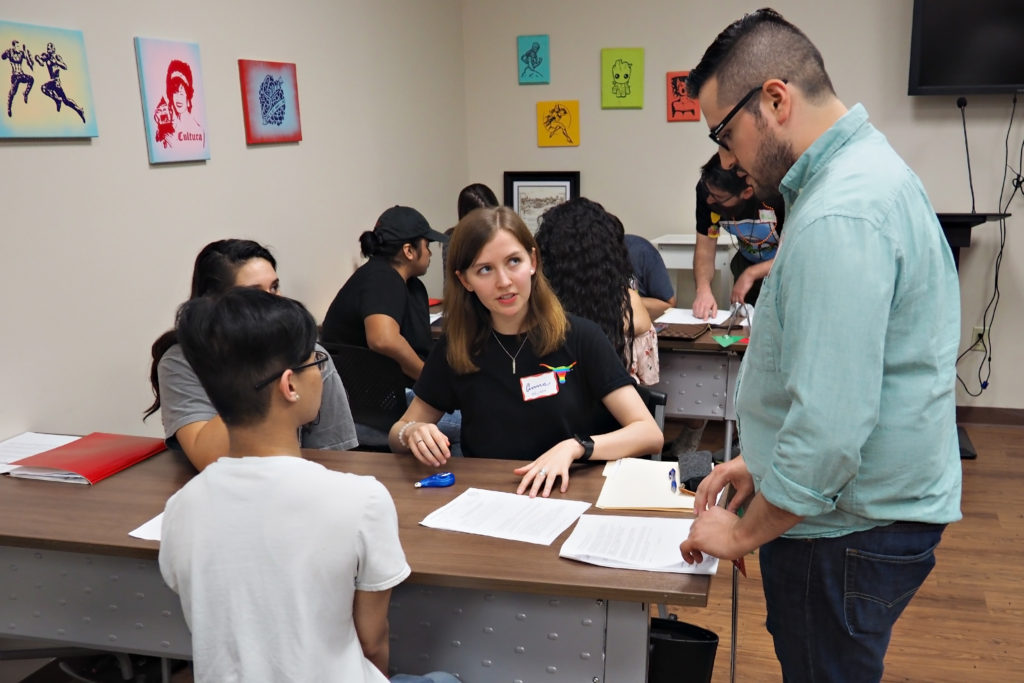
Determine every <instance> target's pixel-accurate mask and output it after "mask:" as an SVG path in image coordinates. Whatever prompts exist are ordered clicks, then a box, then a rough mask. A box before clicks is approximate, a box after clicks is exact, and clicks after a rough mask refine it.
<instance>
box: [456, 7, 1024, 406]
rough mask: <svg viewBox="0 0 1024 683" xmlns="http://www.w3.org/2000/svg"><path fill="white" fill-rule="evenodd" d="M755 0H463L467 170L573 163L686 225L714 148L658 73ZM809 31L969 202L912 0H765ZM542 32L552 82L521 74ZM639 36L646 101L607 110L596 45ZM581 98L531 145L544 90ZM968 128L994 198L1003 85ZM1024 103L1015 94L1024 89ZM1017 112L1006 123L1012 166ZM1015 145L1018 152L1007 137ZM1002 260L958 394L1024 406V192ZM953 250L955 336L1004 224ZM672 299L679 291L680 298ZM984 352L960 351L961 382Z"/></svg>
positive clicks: (652, 222) (952, 110) (680, 65)
mask: <svg viewBox="0 0 1024 683" xmlns="http://www.w3.org/2000/svg"><path fill="white" fill-rule="evenodd" d="M762 4H763V3H759V4H752V3H750V2H741V1H739V0H720V1H719V2H713V3H709V2H699V3H698V2H692V1H691V2H679V1H678V0H642V1H641V2H636V3H628V4H623V3H621V2H613V1H611V0H560V1H559V2H548V1H546V0H519V1H517V2H515V3H510V2H505V1H504V0H473V1H470V2H464V3H463V21H464V31H465V70H466V125H467V150H468V159H469V176H470V177H471V178H472V179H473V180H479V181H482V182H486V183H488V184H490V185H491V186H492V187H494V188H496V189H497V190H498V191H499V192H500V188H501V186H502V172H503V171H506V170H514V171H523V170H579V171H580V172H581V185H582V192H583V194H584V195H586V196H589V197H590V198H592V199H595V200H597V201H600V202H601V203H603V204H604V205H605V206H606V207H607V208H608V209H609V210H610V211H612V212H613V213H616V214H617V215H618V216H619V217H620V218H621V219H622V220H623V222H624V223H625V225H626V227H627V230H629V231H630V232H635V233H638V234H641V235H645V236H647V237H655V236H657V235H661V234H665V233H672V232H693V230H694V226H693V223H694V219H693V214H694V193H693V187H694V184H695V183H696V180H697V175H698V169H699V167H700V165H701V164H702V163H703V162H704V161H706V160H707V158H708V157H709V156H710V155H711V154H712V152H713V151H714V147H713V145H712V143H711V142H710V141H709V140H708V139H707V126H706V124H705V122H703V121H701V122H700V123H667V122H666V121H665V94H664V93H665V86H664V80H665V72H666V71H676V70H686V69H689V68H692V67H693V66H695V65H696V64H697V62H698V61H700V57H701V55H702V54H703V52H704V50H705V48H706V47H707V46H708V45H709V44H710V43H711V41H712V40H713V39H714V37H715V36H716V35H717V33H718V32H719V31H720V30H721V29H722V28H724V27H725V26H726V25H727V24H728V23H729V22H731V21H732V20H734V19H736V18H738V17H739V16H740V15H741V14H743V12H746V11H750V10H752V9H755V8H756V7H760V6H762ZM771 4H772V6H774V7H775V8H776V9H778V10H779V11H780V12H782V13H783V14H784V15H785V16H786V17H787V18H789V19H790V20H791V21H793V22H794V23H795V24H797V25H798V26H800V27H801V28H802V29H803V30H804V31H805V32H806V33H807V34H808V35H809V36H810V38H811V39H812V40H813V41H814V42H815V43H816V44H817V45H818V47H819V49H820V50H821V52H822V54H823V56H824V58H825V64H826V67H827V68H828V70H829V73H830V75H831V76H832V80H833V83H834V84H835V86H836V89H837V92H838V94H839V96H840V98H841V99H842V100H843V101H844V102H845V103H846V104H847V105H852V104H854V103H856V102H861V103H863V104H864V105H865V107H867V109H868V112H869V114H870V115H871V118H872V120H873V122H874V123H875V125H876V126H877V127H878V128H879V129H880V130H881V131H882V132H883V133H885V134H886V135H887V136H888V137H889V139H890V141H891V143H892V144H893V146H894V147H895V148H896V150H897V151H898V152H899V153H900V154H901V155H903V157H904V158H905V159H906V160H907V162H908V163H909V164H910V165H911V167H913V168H914V169H915V170H916V171H917V172H918V174H919V175H920V176H921V178H922V180H923V182H924V185H925V187H926V189H927V190H928V193H929V195H930V196H931V199H932V203H933V204H934V205H935V208H936V210H937V211H949V212H960V211H970V208H971V200H970V193H969V190H968V183H967V170H966V163H965V158H964V145H963V134H962V132H961V123H960V112H959V110H958V109H957V108H956V104H955V102H956V98H955V97H929V98H925V97H908V96H907V94H906V92H907V71H908V64H909V53H910V47H909V46H910V14H911V7H912V3H911V2H910V1H909V0H895V1H894V0H861V1H859V2H838V1H835V0H775V2H773V3H771ZM534 33H547V34H548V35H549V36H550V41H551V83H550V85H531V86H519V85H517V81H516V66H517V64H516V55H515V52H516V42H515V41H516V36H517V35H526V34H534ZM603 47H643V48H645V51H646V54H645V57H646V59H645V69H646V78H645V83H644V85H645V96H644V97H645V103H644V108H643V109H642V110H601V108H600V50H601V48H603ZM561 98H564V99H578V100H579V101H580V127H581V130H580V137H581V144H580V146H579V147H567V148H538V147H537V144H536V133H535V130H536V129H535V120H534V116H535V114H534V108H535V104H536V102H537V101H539V100H553V99H561ZM968 100H969V103H968V107H967V119H968V132H969V135H970V145H971V160H972V170H973V175H974V189H975V194H976V205H977V209H978V210H979V211H983V212H994V211H995V210H996V205H997V199H998V196H999V187H1000V179H1001V174H1002V169H1003V140H1004V138H1005V136H1006V129H1007V125H1008V123H1009V116H1010V104H1011V102H1010V96H972V97H969V98H968ZM1021 108H1022V109H1024V102H1022V103H1021ZM1021 120H1024V112H1022V113H1021V114H1020V115H1019V116H1018V123H1017V125H1016V126H1015V127H1014V128H1013V130H1012V132H1011V135H1010V145H1011V153H1010V155H1011V159H1012V161H1011V163H1012V164H1013V165H1014V166H1015V167H1016V165H1017V155H1018V153H1019V149H1020V145H1021V140H1022V130H1021V123H1020V122H1021ZM1015 150H1016V151H1015ZM1009 210H1010V211H1011V212H1012V213H1016V214H1017V215H1015V216H1014V217H1013V218H1011V219H1010V220H1009V221H1007V243H1006V250H1005V252H1004V254H1003V261H1002V270H1001V273H1000V282H999V284H1000V291H1001V293H1002V300H1001V303H1000V305H999V311H998V316H997V319H996V325H995V327H994V328H993V342H994V345H995V355H994V357H993V363H992V368H993V371H992V380H991V386H990V387H989V389H988V390H987V391H985V392H984V393H983V394H982V396H981V397H980V398H977V399H973V398H971V397H969V396H967V395H966V394H964V393H963V392H962V390H961V393H960V395H959V396H958V401H957V402H958V404H960V405H974V406H990V407H992V406H994V407H1002V408H1024V388H1022V387H1024V366H1022V365H1021V364H1019V363H1017V362H1015V360H1016V358H1017V357H1019V351H1018V341H1017V340H1019V339H1021V338H1024V316H1022V313H1021V311H1022V310H1024V301H1022V299H1024V294H1022V292H1024V282H1022V280H1024V234H1021V231H1022V229H1024V200H1021V199H1020V198H1017V199H1015V200H1014V203H1013V205H1011V207H1010V209H1009ZM974 232H975V241H974V244H972V246H971V248H970V249H964V250H961V276H960V282H961V287H962V290H963V291H962V296H961V301H962V312H963V329H964V332H963V339H964V340H967V339H968V337H969V336H970V330H971V327H972V326H974V325H977V324H980V320H981V314H982V309H983V308H984V305H985V303H986V302H987V300H988V298H989V297H990V296H991V294H992V283H993V267H994V261H995V256H996V251H997V246H998V226H997V225H996V224H987V225H984V226H982V227H980V228H976V229H975V231H974ZM680 305H682V306H687V305H689V302H688V301H681V302H680ZM979 358H980V356H979V355H978V354H971V355H969V356H968V359H967V360H965V361H964V362H962V363H961V364H960V374H961V376H962V377H964V379H965V381H967V382H968V386H971V387H972V388H975V389H976V387H977V381H976V380H974V379H972V378H973V376H974V374H975V372H976V368H977V360H978V359H979Z"/></svg>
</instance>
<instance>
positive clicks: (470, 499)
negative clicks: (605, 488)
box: [420, 488, 590, 545]
mask: <svg viewBox="0 0 1024 683" xmlns="http://www.w3.org/2000/svg"><path fill="white" fill-rule="evenodd" d="M589 507H590V503H587V502H584V501H579V500H564V499H555V498H540V497H537V498H530V497H529V496H521V495H517V494H515V493H503V492H500V491H487V490H485V489H474V488H470V489H466V491H465V492H464V493H463V494H462V495H460V496H459V497H458V498H456V499H455V500H453V501H452V502H450V503H448V504H447V505H445V506H444V507H441V508H438V509H437V510H434V511H433V512H431V513H430V514H429V515H427V516H426V517H424V518H423V521H421V522H420V524H422V525H423V526H427V527H431V528H432V529H444V530H446V531H461V532H463V533H466V534H479V535H481V536H493V537H494V538H504V539H507V540H510V541H524V542H526V543H537V544H539V545H551V543H552V542H553V541H554V540H555V539H556V538H558V535H559V534H560V533H562V532H563V531H565V530H566V529H568V528H569V525H570V524H572V523H573V522H575V521H576V520H577V519H579V517H580V515H582V514H583V513H584V512H586V511H587V508H589Z"/></svg>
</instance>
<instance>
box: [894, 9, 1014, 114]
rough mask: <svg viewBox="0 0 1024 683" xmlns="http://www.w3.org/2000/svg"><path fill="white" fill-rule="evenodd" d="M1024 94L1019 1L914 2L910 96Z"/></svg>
mask: <svg viewBox="0 0 1024 683" xmlns="http://www.w3.org/2000/svg"><path fill="white" fill-rule="evenodd" d="M1012 92H1024V1H1022V0H914V17H913V23H912V26H911V38H910V82H909V87H908V88H907V94H909V95H969V94H974V93H1012Z"/></svg>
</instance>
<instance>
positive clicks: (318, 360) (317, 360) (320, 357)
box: [254, 350, 331, 391]
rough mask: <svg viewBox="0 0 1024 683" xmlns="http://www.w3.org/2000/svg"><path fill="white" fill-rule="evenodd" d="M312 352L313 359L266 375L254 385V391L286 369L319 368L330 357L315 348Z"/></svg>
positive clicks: (294, 370) (295, 370)
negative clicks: (266, 376) (268, 375)
mask: <svg viewBox="0 0 1024 683" xmlns="http://www.w3.org/2000/svg"><path fill="white" fill-rule="evenodd" d="M313 353H314V354H315V357H314V360H311V361H309V362H308V363H303V364H302V365H296V366H294V367H290V368H285V369H284V370H281V371H280V372H275V373H274V374H273V375H271V376H270V377H268V378H266V379H265V380H263V381H262V382H260V383H258V384H257V385H256V386H255V387H254V389H255V391H259V390H260V389H262V388H263V387H265V386H267V385H268V384H270V383H271V382H273V381H274V380H276V379H277V378H278V377H280V376H281V375H283V374H284V373H285V372H286V371H287V370H291V371H292V372H298V371H299V370H305V369H306V368H311V367H313V366H314V365H315V366H317V368H320V367H322V366H323V364H324V363H326V362H327V361H328V360H330V358H331V357H330V356H329V355H327V354H326V353H325V352H323V351H319V350H317V351H314V352H313Z"/></svg>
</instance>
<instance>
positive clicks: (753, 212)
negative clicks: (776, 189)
mask: <svg viewBox="0 0 1024 683" xmlns="http://www.w3.org/2000/svg"><path fill="white" fill-rule="evenodd" d="M763 208H767V209H773V210H774V211H775V216H776V219H777V220H778V223H777V224H776V228H775V229H776V230H777V231H778V232H782V223H783V221H784V220H785V216H786V202H785V201H784V200H783V199H782V196H781V195H779V196H776V197H772V198H771V199H769V200H765V201H762V200H760V199H758V198H757V197H751V198H750V199H748V200H747V201H745V202H743V203H742V204H740V205H738V206H737V207H736V208H734V209H732V213H731V215H729V216H720V217H721V218H725V219H727V220H735V221H741V220H747V219H754V218H757V217H758V213H759V212H760V210H761V209H763ZM711 213H712V211H711V207H710V206H708V191H707V188H705V187H704V183H700V182H698V183H697V232H698V233H700V234H701V235H707V234H708V230H709V229H710V228H711V226H712V225H716V224H717V223H718V219H716V218H714V217H713V216H712V215H711ZM715 215H716V216H718V215H719V214H718V212H717V211H716V212H715Z"/></svg>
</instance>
